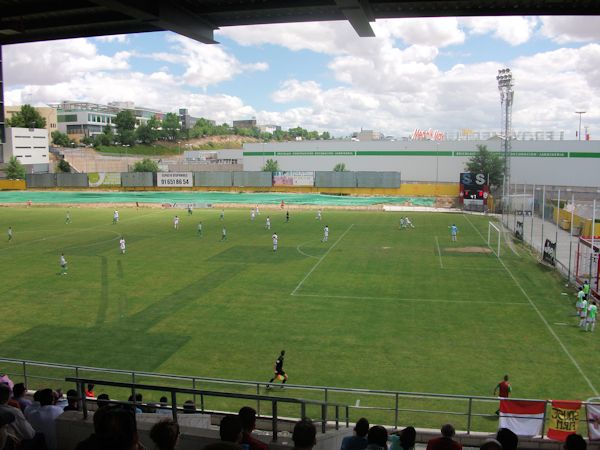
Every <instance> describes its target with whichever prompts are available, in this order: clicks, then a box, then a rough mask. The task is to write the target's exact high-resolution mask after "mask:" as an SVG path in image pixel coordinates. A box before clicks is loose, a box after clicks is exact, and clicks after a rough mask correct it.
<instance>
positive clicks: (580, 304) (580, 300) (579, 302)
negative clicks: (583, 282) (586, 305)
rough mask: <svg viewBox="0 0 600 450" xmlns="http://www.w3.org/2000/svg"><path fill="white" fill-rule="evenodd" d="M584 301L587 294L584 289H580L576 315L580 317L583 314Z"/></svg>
mask: <svg viewBox="0 0 600 450" xmlns="http://www.w3.org/2000/svg"><path fill="white" fill-rule="evenodd" d="M583 300H585V292H583V288H582V287H580V288H579V291H578V292H577V303H575V310H576V313H575V314H576V315H577V317H579V315H580V314H581V306H582V305H583Z"/></svg>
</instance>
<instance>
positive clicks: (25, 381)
mask: <svg viewBox="0 0 600 450" xmlns="http://www.w3.org/2000/svg"><path fill="white" fill-rule="evenodd" d="M23 382H24V383H25V386H27V385H28V384H29V383H27V363H26V362H25V361H23Z"/></svg>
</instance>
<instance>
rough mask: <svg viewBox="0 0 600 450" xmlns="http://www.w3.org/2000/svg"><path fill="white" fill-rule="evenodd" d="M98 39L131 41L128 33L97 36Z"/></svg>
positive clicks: (103, 40) (104, 40)
mask: <svg viewBox="0 0 600 450" xmlns="http://www.w3.org/2000/svg"><path fill="white" fill-rule="evenodd" d="M94 39H96V40H97V41H99V42H118V43H121V44H126V43H128V42H129V37H128V36H127V35H126V34H113V35H109V36H97V37H95V38H94Z"/></svg>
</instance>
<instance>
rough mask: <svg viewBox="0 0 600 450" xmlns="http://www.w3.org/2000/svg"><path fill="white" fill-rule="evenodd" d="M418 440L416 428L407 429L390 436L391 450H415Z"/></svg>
mask: <svg viewBox="0 0 600 450" xmlns="http://www.w3.org/2000/svg"><path fill="white" fill-rule="evenodd" d="M416 440H417V431H416V430H415V429H414V427H406V428H405V429H404V430H402V431H397V432H395V433H391V434H390V443H391V445H390V450H413V449H414V448H415V441H416Z"/></svg>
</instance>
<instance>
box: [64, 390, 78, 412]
mask: <svg viewBox="0 0 600 450" xmlns="http://www.w3.org/2000/svg"><path fill="white" fill-rule="evenodd" d="M63 411H79V395H77V391H76V390H75V389H69V390H68V391H67V406H65V407H64V408H63Z"/></svg>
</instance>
